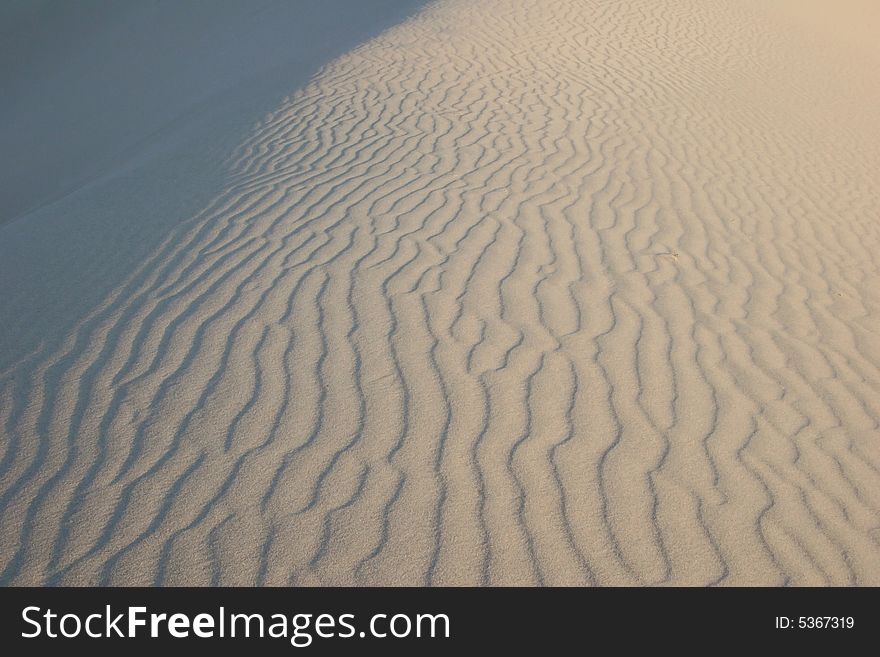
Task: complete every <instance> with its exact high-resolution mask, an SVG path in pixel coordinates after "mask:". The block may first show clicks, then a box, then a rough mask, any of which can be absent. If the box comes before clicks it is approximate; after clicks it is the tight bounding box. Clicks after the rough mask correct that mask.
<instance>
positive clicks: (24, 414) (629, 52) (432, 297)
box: [0, 0, 880, 585]
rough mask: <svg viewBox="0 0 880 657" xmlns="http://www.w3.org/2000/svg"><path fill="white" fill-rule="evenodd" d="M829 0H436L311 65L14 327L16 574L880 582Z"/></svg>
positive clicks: (838, 70) (879, 276)
mask: <svg viewBox="0 0 880 657" xmlns="http://www.w3.org/2000/svg"><path fill="white" fill-rule="evenodd" d="M841 4H843V5H845V6H846V10H844V9H841V11H840V13H839V14H835V13H833V12H832V13H830V14H828V12H825V13H826V14H828V15H827V16H826V15H825V14H822V15H821V16H820V15H819V13H818V12H820V10H821V7H819V5H818V4H817V3H795V2H766V1H761V2H758V1H757V0H755V1H748V0H744V1H743V2H735V3H731V2H720V1H719V2H716V1H709V0H677V1H676V2H662V3H661V2H639V1H636V0H633V1H627V2H600V1H586V0H585V1H583V2H576V1H574V0H547V1H546V2H528V1H526V0H486V1H485V2H470V1H465V0H449V1H441V2H436V3H434V4H432V5H430V6H429V7H428V8H427V9H425V10H423V11H422V12H421V13H419V14H417V15H416V16H415V17H413V18H411V19H409V20H407V21H405V22H403V23H401V24H400V25H398V26H396V27H394V28H392V29H390V30H388V31H386V32H384V33H383V34H382V35H380V36H379V37H377V38H375V39H373V40H371V41H369V42H368V43H366V44H364V45H362V46H360V47H358V48H356V49H355V50H353V51H352V52H350V53H348V54H346V55H345V56H342V57H340V58H338V59H336V60H335V61H333V62H332V63H331V64H329V65H327V66H326V67H324V68H323V69H322V70H321V72H320V73H319V75H317V76H316V77H315V78H314V79H313V80H312V82H311V83H310V84H309V85H308V86H307V87H305V88H303V89H302V90H301V91H299V92H297V93H295V94H293V95H292V96H290V97H289V98H288V99H287V100H286V101H285V102H284V103H283V105H281V106H280V107H278V108H277V110H276V111H274V112H272V113H271V114H270V115H268V116H266V117H265V119H264V120H263V121H262V122H261V123H260V124H259V125H257V126H255V128H254V130H253V131H252V133H251V135H250V137H249V139H248V140H247V141H246V142H244V143H242V144H241V145H240V147H239V148H238V149H237V151H236V152H235V153H234V154H232V156H231V157H230V159H229V162H228V165H229V170H230V176H229V178H228V181H227V184H226V185H225V187H224V190H223V192H222V193H221V194H219V195H218V196H217V197H216V198H214V199H213V200H212V201H211V202H210V203H209V204H208V205H207V207H205V208H204V209H203V210H202V211H201V212H199V213H198V214H196V215H195V216H192V217H190V218H188V219H185V220H184V221H182V222H181V223H180V224H179V225H178V226H177V228H176V229H175V230H174V231H173V232H172V233H171V234H169V236H168V237H167V239H166V240H165V241H164V243H162V244H161V246H159V247H158V248H156V249H154V250H153V251H152V252H151V253H150V255H149V256H148V257H146V258H144V259H142V260H141V261H139V262H137V263H132V265H131V271H130V273H129V278H128V279H127V280H126V281H124V282H123V283H121V284H120V285H119V286H118V287H117V288H116V290H115V291H114V292H113V293H112V294H110V295H109V296H108V297H107V298H106V299H104V300H103V302H101V303H100V304H98V305H97V306H96V307H94V308H93V309H91V311H90V314H88V315H87V316H86V317H85V319H83V320H82V321H81V322H79V323H78V324H77V325H75V326H72V327H71V328H70V330H69V332H68V333H67V339H66V341H65V342H64V343H63V344H62V345H61V346H60V347H59V348H56V347H52V348H51V349H50V348H44V349H42V350H37V351H35V352H33V353H22V354H19V355H17V358H16V359H12V358H10V359H8V360H9V361H10V362H12V363H13V364H12V365H11V366H10V367H8V368H7V369H6V370H4V371H3V372H2V374H0V413H2V415H0V437H2V461H0V495H2V497H0V513H2V520H0V558H2V561H0V571H2V581H3V582H5V583H13V584H42V583H55V584H74V583H105V584H153V583H155V584H211V583H213V584H255V583H256V584H284V583H294V584H302V585H311V584H353V583H372V584H377V583H379V584H460V583H461V584H464V583H467V584H661V583H671V584H699V585H707V584H715V583H721V584H785V583H790V584H874V585H877V584H880V268H878V267H880V255H878V254H880V180H878V175H877V172H878V171H880V129H878V126H880V115H878V114H880V76H878V75H877V73H878V64H880V50H878V49H877V48H876V47H875V46H874V45H872V44H871V40H870V39H868V38H864V37H865V35H866V34H868V33H869V32H868V31H867V30H865V22H866V21H874V22H873V25H874V26H875V27H880V23H878V21H877V12H876V11H874V10H872V9H871V8H870V7H868V5H866V4H864V3H858V2H855V0H853V2H852V3H847V2H844V3H841ZM868 4H870V3H868ZM822 11H824V10H822ZM809 12H813V13H809ZM106 202H107V203H120V205H119V214H118V220H119V221H121V222H124V221H125V220H126V215H125V210H124V207H125V206H124V198H123V199H122V200H121V201H120V200H119V199H116V198H114V199H107V200H106ZM64 208H65V206H64V203H61V204H60V205H59V206H58V207H56V209H55V211H56V212H59V213H63V212H64ZM71 275H72V276H73V275H76V272H75V271H71ZM12 292H13V291H10V293H12ZM5 293H6V290H4V294H5Z"/></svg>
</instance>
